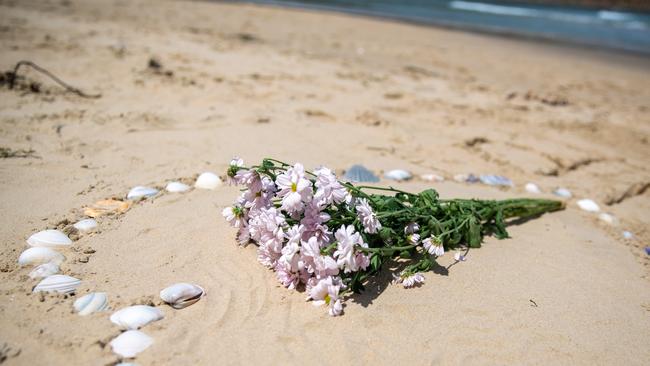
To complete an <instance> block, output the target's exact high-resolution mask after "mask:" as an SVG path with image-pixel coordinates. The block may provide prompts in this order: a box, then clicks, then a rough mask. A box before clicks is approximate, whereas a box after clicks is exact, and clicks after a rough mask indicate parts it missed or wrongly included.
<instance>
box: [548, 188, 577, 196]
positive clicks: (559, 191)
mask: <svg viewBox="0 0 650 366" xmlns="http://www.w3.org/2000/svg"><path fill="white" fill-rule="evenodd" d="M553 194H554V195H556V196H559V197H564V198H571V197H572V196H573V195H572V194H571V191H569V190H568V189H566V188H562V187H560V188H558V189H556V190H555V191H553Z"/></svg>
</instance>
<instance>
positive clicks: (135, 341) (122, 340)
mask: <svg viewBox="0 0 650 366" xmlns="http://www.w3.org/2000/svg"><path fill="white" fill-rule="evenodd" d="M152 344H153V338H151V337H149V336H148V335H146V334H144V333H142V332H141V331H139V330H129V331H127V332H124V333H122V334H120V335H119V336H118V337H117V338H115V339H113V340H112V341H111V343H110V345H111V348H112V349H113V352H114V353H117V354H118V355H120V356H122V357H124V358H131V357H135V355H137V354H138V353H140V352H142V351H144V350H145V349H147V348H148V347H149V346H151V345H152Z"/></svg>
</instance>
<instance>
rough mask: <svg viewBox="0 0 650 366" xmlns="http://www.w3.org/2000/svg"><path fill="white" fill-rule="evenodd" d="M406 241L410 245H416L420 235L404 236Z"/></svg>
mask: <svg viewBox="0 0 650 366" xmlns="http://www.w3.org/2000/svg"><path fill="white" fill-rule="evenodd" d="M406 241H408V242H409V243H410V244H412V245H418V243H419V242H420V234H410V235H407V236H406Z"/></svg>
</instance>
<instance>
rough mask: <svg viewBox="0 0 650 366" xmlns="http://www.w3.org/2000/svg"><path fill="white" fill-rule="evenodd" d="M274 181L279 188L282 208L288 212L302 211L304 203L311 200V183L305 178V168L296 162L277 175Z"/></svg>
mask: <svg viewBox="0 0 650 366" xmlns="http://www.w3.org/2000/svg"><path fill="white" fill-rule="evenodd" d="M275 183H276V185H277V187H278V189H279V192H278V197H280V198H282V209H283V210H285V211H287V212H288V213H290V214H293V213H297V212H300V211H302V209H303V208H304V207H305V203H309V202H310V201H311V198H312V195H313V191H312V183H311V181H309V179H307V178H305V168H304V167H303V166H302V164H300V163H296V165H294V166H293V167H292V168H289V169H287V171H286V172H284V173H282V174H280V175H278V177H277V178H276V180H275Z"/></svg>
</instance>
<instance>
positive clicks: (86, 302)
mask: <svg viewBox="0 0 650 366" xmlns="http://www.w3.org/2000/svg"><path fill="white" fill-rule="evenodd" d="M73 306H74V309H75V311H76V312H77V313H79V315H88V314H92V313H94V312H97V311H102V310H106V308H108V298H107V297H106V293H105V292H91V293H89V294H88V295H84V296H82V297H80V298H78V299H77V300H76V301H75V302H74V304H73Z"/></svg>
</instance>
